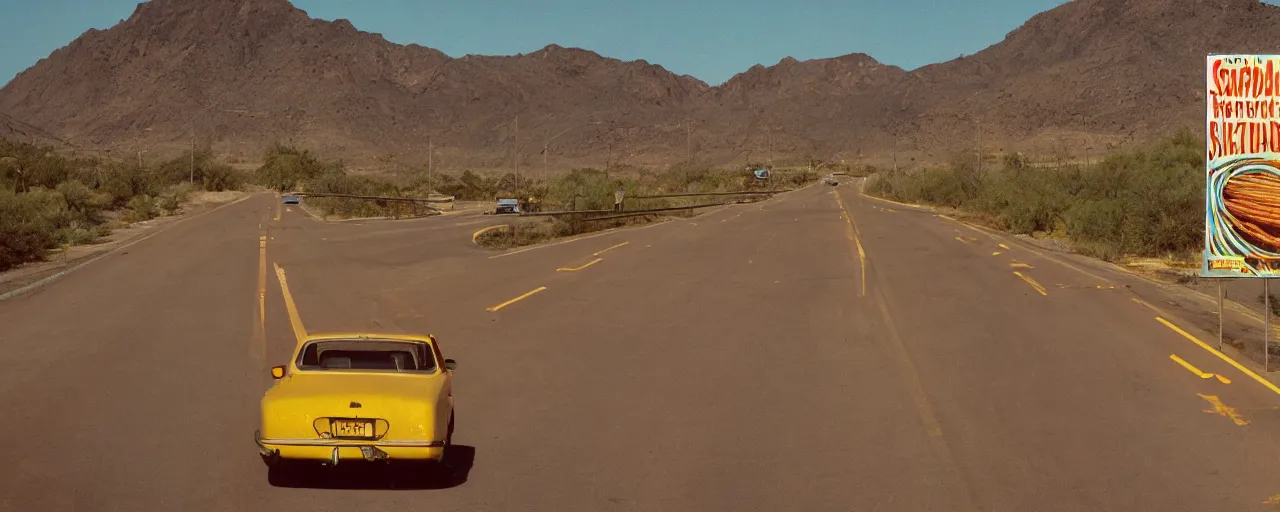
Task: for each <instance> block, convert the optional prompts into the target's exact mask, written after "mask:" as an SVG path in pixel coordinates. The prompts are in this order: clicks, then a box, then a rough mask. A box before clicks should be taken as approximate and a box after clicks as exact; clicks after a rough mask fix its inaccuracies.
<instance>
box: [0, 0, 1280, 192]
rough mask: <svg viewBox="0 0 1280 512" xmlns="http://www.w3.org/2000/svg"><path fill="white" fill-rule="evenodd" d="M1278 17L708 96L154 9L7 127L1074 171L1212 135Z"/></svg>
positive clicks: (37, 94)
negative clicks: (1005, 162)
mask: <svg viewBox="0 0 1280 512" xmlns="http://www.w3.org/2000/svg"><path fill="white" fill-rule="evenodd" d="M1277 12H1280V9H1278V8H1276V7H1274V6H1270V5H1266V4H1261V3H1259V2H1255V1H1251V0H1221V1H1210V0H1074V1H1072V2H1068V3H1066V4H1063V5H1061V6H1059V7H1057V8H1054V9H1051V10H1049V11H1046V12H1043V13H1040V14H1037V15H1035V16H1033V17H1031V18H1030V19H1029V20H1028V21H1027V22H1026V23H1024V24H1023V25H1021V26H1019V27H1018V28H1016V29H1014V30H1012V31H1010V32H1009V33H1008V34H1006V36H1005V37H1004V39H1002V40H1001V41H999V42H997V43H995V44H993V45H991V46H989V47H987V48H985V49H983V50H982V51H979V52H977V53H975V54H973V55H968V56H961V57H959V58H957V59H953V60H950V61H946V62H941V63H935V64H929V65H926V66H922V67H920V68H917V69H915V70H910V71H908V70H904V69H902V68H899V67H897V66H892V65H887V64H884V63H881V62H879V61H877V60H876V59H874V58H873V57H871V56H869V55H866V54H863V53H850V54H847V55H842V56H836V57H830V58H822V59H810V60H804V61H801V60H797V59H794V58H791V57H786V58H783V59H781V60H780V61H779V62H778V63H776V64H774V65H771V66H765V65H756V66H752V67H751V68H749V69H747V70H744V71H743V72H741V73H738V74H736V75H734V76H733V77H732V78H730V79H729V80H727V81H725V82H724V83H723V84H720V85H716V86H712V85H709V84H707V83H706V82H703V81H701V80H699V79H697V78H694V77H691V76H688V75H679V74H676V73H673V72H671V71H669V70H667V69H665V68H663V67H662V66H659V65H656V64H652V63H649V62H648V61H645V60H643V59H637V60H631V61H624V60H620V59H614V58H610V57H604V56H602V55H600V54H598V53H596V52H594V51H591V50H585V49H580V48H571V47H563V46H560V45H557V44H548V45H546V46H544V47H543V48H541V49H538V50H536V51H533V52H530V53H521V54H516V55H508V56H487V55H463V56H461V57H450V56H448V55H446V54H444V53H443V52H440V51H438V50H435V49H432V48H428V47H425V46H421V45H416V44H407V45H402V44H398V43H393V42H390V41H387V40H386V39H385V38H383V37H382V36H381V35H379V34H376V33H370V32H362V31H359V30H358V29H356V28H355V27H354V26H353V25H352V24H351V23H350V22H349V21H347V20H344V19H338V20H334V21H324V20H317V19H314V18H311V17H310V16H309V15H307V13H306V12H305V11H303V10H301V9H298V8H297V7H295V6H293V5H292V4H291V3H289V2H288V1H287V0H201V1H196V0H151V1H149V2H145V3H142V4H139V6H138V7H137V8H136V9H135V10H134V12H133V14H132V15H130V17H129V18H127V19H125V20H124V21H122V22H121V23H120V24H117V25H116V26H113V27H111V28H109V29H107V30H92V29H91V30H89V31H86V32H85V33H84V34H83V35H81V36H80V37H78V38H76V39H75V40H73V41H72V42H71V43H69V44H68V45H67V46H66V47H63V48H60V49H59V50H57V51H54V52H53V53H52V54H51V55H50V56H49V57H47V58H45V59H42V60H41V61H40V62H38V63H37V64H36V65H34V66H32V67H31V68H29V69H27V70H25V71H23V72H22V73H19V74H18V75H17V76H15V77H14V79H13V80H11V81H10V83H9V84H7V85H5V87H4V88H0V112H4V113H6V114H8V115H9V116H12V117H13V118H17V119H22V120H23V121H25V122H26V123H28V124H30V125H35V126H39V127H41V128H42V129H44V130H45V131H48V132H50V133H54V134H57V136H59V137H61V138H64V139H67V140H68V141H71V143H73V144H80V145H84V146H92V145H114V146H126V147H145V148H149V150H155V151H156V152H157V153H160V152H164V151H177V150H180V148H182V147H186V146H187V145H188V144H189V141H190V139H191V138H192V137H194V138H196V139H197V140H199V141H201V142H202V143H211V144H213V145H214V147H215V149H217V150H219V151H220V152H223V153H228V154H236V155H240V156H241V157H244V158H252V155H253V154H254V153H255V152H256V151H257V150H258V149H260V148H261V147H262V146H265V145H266V144H270V143H271V142H277V141H280V142H295V143H299V144H302V145H305V146H308V147H313V148H316V149H317V150H320V151H321V152H323V153H329V154H332V155H334V156H342V157H347V158H351V159H369V158H378V159H382V160H388V159H389V160H395V161H399V162H403V163H413V164H415V165H416V164H419V163H421V162H425V158H424V157H425V153H426V151H427V146H428V142H430V143H431V144H430V145H431V146H433V147H434V148H435V149H434V150H433V157H434V159H435V162H436V163H439V164H442V165H445V166H459V167H463V166H465V167H477V168H486V167H504V166H510V165H513V164H514V162H515V161H516V160H517V159H518V161H519V162H520V165H522V166H524V165H534V164H540V163H541V159H542V152H543V151H542V150H543V147H544V146H545V147H547V148H548V154H549V156H548V159H551V160H554V161H555V162H556V164H557V166H561V167H563V166H565V165H596V166H599V165H602V164H605V163H612V162H622V163H629V164H635V165H646V166H657V165H670V164H675V163H680V162H683V161H684V160H686V159H688V158H690V157H692V158H693V159H694V160H696V161H697V162H698V163H700V164H703V163H705V164H738V163H746V162H747V161H757V162H758V161H761V160H769V159H776V160H786V161H801V160H808V159H828V160H840V159H845V160H850V159H858V160H861V159H867V160H880V161H884V160H886V159H888V158H890V157H895V158H894V159H897V160H901V161H903V162H907V161H909V160H910V159H918V160H934V161H936V160H940V159H945V158H950V157H951V156H952V155H953V154H955V153H956V152H957V151H976V150H977V148H978V146H979V145H981V146H983V147H982V150H983V151H984V152H1001V151H1014V150H1028V151H1039V152H1045V151H1048V150H1056V149H1058V148H1057V147H1058V146H1063V145H1067V146H1070V147H1069V148H1068V149H1069V150H1071V152H1074V153H1077V154H1078V153H1080V152H1081V151H1086V152H1087V151H1102V150H1103V149H1104V148H1114V147H1117V146H1119V145H1123V144H1128V143H1132V142H1137V141H1142V140H1148V139H1150V138H1152V137H1155V136H1158V135H1161V134H1163V133H1166V132H1168V131H1169V130H1171V129H1173V128H1176V127H1178V126H1196V123H1198V122H1199V120H1198V119H1197V118H1196V115H1197V112H1201V111H1202V110H1203V106H1202V105H1201V103H1202V102H1203V93H1202V92H1200V91H1199V90H1198V88H1199V87H1200V82H1202V80H1203V77H1202V76H1203V75H1202V73H1203V71H1202V70H1200V67H1199V63H1200V62H1202V61H1200V60H1197V59H1203V54H1204V53H1207V51H1208V50H1209V49H1210V48H1212V49H1213V50H1214V51H1239V52H1250V51H1258V52H1260V51H1263V50H1265V49H1266V48H1267V47H1268V46H1273V44H1271V42H1273V41H1280V28H1277V27H1280V23H1274V22H1276V21H1280V15H1277ZM1241 28H1244V29H1245V30H1243V31H1242V30H1240V29H1241ZM1063 34H1073V35H1071V36H1064V35H1063ZM1160 59H1163V61H1164V62H1173V63H1176V65H1175V66H1163V65H1160V64H1158V63H1157V62H1156V61H1157V60H1160ZM1117 78H1119V79H1118V80H1117ZM1155 89H1161V92H1160V94H1158V95H1156V94H1150V91H1152V90H1155ZM517 136H518V140H519V144H518V146H517V145H516V144H513V140H515V139H516V137H517ZM552 138H554V141H553V142H554V145H552V143H551V142H549V139H552Z"/></svg>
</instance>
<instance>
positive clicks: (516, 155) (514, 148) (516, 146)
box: [511, 114, 520, 191]
mask: <svg viewBox="0 0 1280 512" xmlns="http://www.w3.org/2000/svg"><path fill="white" fill-rule="evenodd" d="M515 132H516V136H515V137H512V141H511V163H512V166H513V168H515V169H516V189H517V191H518V189H520V114H516V129H515Z"/></svg>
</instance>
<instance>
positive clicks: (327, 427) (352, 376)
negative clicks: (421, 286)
mask: <svg viewBox="0 0 1280 512" xmlns="http://www.w3.org/2000/svg"><path fill="white" fill-rule="evenodd" d="M455 367H456V363H455V362H454V361H453V360H452V359H445V358H444V357H443V356H441V355H440V346H439V344H438V343H436V339H435V337H434V336H425V337H422V336H407V335H386V334H316V335H311V336H308V337H307V338H306V339H304V340H302V342H301V343H299V344H298V348H297V350H296V352H295V353H294V355H293V360H292V361H290V362H289V364H288V365H287V366H276V367H274V368H272V369H271V376H272V377H274V378H275V379H276V381H275V385H273V386H272V387H271V389H268V390H267V392H266V394H265V395H263V397H262V403H261V407H262V426H261V429H260V430H258V431H257V432H255V433H254V439H255V441H256V442H257V444H258V451H259V453H260V454H261V455H262V457H263V460H264V461H265V462H266V463H267V466H268V467H269V468H270V471H271V474H272V476H271V478H272V479H273V480H275V479H278V478H282V477H284V475H281V474H278V473H284V472H287V471H288V470H289V469H292V467H289V466H292V465H293V463H297V462H320V463H324V464H328V465H337V464H338V463H339V462H340V461H343V460H361V461H390V460H408V461H423V462H436V463H439V462H443V459H444V455H445V448H446V447H448V446H449V445H450V444H452V442H453V386H452V383H453V370H454V368H455Z"/></svg>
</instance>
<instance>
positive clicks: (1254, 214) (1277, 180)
mask: <svg viewBox="0 0 1280 512" xmlns="http://www.w3.org/2000/svg"><path fill="white" fill-rule="evenodd" d="M1206 86H1207V89H1206V95H1205V97H1206V100H1207V105H1206V106H1207V111H1206V123H1205V128H1206V131H1205V135H1206V138H1205V153H1206V154H1205V172H1206V175H1205V177H1206V180H1205V184H1206V186H1205V207H1206V208H1205V249H1204V261H1203V262H1202V265H1201V272H1200V274H1201V276H1204V277H1280V116H1277V114H1280V105H1277V101H1276V100H1277V99H1280V55H1210V56H1209V57H1208V59H1207V67H1206Z"/></svg>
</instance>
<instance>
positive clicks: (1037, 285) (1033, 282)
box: [1013, 270, 1049, 296]
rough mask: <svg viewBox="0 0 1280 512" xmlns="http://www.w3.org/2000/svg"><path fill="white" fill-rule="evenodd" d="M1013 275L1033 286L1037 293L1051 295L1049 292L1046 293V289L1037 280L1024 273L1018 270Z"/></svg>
mask: <svg viewBox="0 0 1280 512" xmlns="http://www.w3.org/2000/svg"><path fill="white" fill-rule="evenodd" d="M1013 275H1015V276H1018V277H1020V278H1022V280H1023V281H1026V282H1027V284H1029V285H1031V287H1032V288H1035V289H1036V291H1037V292H1040V295H1045V296H1048V295H1049V292H1048V291H1045V289H1044V287H1043V286H1040V283H1037V282H1036V280H1035V279H1032V278H1030V277H1028V276H1027V275H1025V274H1023V273H1022V272H1018V271H1016V270H1015V271H1014V272H1013Z"/></svg>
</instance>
